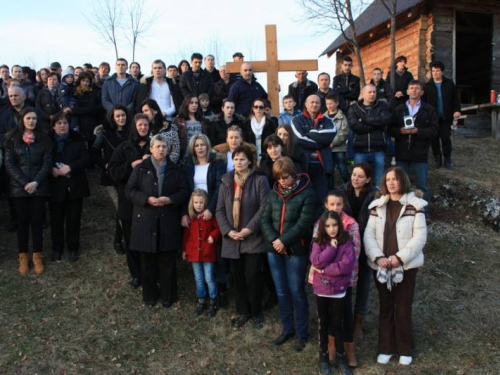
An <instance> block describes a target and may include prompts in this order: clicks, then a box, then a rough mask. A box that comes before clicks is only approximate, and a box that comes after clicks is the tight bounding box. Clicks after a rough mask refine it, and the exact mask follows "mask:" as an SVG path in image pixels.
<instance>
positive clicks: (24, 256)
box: [19, 253, 30, 275]
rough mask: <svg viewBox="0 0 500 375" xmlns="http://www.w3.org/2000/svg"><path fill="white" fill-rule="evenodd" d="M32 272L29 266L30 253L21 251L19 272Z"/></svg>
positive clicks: (22, 273) (25, 273)
mask: <svg viewBox="0 0 500 375" xmlns="http://www.w3.org/2000/svg"><path fill="white" fill-rule="evenodd" d="M28 272H30V269H29V266H28V253H19V273H20V274H21V275H27V274H28Z"/></svg>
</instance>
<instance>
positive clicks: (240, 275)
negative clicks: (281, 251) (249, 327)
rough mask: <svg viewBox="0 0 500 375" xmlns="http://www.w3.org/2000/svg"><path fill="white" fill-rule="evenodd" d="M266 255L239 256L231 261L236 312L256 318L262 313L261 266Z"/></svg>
mask: <svg viewBox="0 0 500 375" xmlns="http://www.w3.org/2000/svg"><path fill="white" fill-rule="evenodd" d="M265 255H266V254H264V253H258V254H240V258H239V259H231V268H232V269H233V271H234V287H235V292H236V312H237V313H238V314H240V315H252V316H257V315H260V314H261V313H262V290H263V287H264V285H263V265H264V257H265Z"/></svg>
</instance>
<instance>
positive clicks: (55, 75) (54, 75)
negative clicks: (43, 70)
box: [47, 72, 59, 81]
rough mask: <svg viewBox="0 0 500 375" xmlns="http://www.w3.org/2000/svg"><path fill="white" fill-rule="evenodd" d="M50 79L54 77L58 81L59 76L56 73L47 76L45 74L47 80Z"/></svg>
mask: <svg viewBox="0 0 500 375" xmlns="http://www.w3.org/2000/svg"><path fill="white" fill-rule="evenodd" d="M50 77H56V78H57V80H58V81H59V74H57V73H56V72H50V73H49V74H47V79H49V78H50Z"/></svg>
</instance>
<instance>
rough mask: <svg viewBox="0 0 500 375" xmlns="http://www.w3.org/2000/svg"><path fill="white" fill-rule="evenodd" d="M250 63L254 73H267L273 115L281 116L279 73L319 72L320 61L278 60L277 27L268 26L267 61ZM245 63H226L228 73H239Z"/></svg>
mask: <svg viewBox="0 0 500 375" xmlns="http://www.w3.org/2000/svg"><path fill="white" fill-rule="evenodd" d="M245 62H250V63H251V64H252V67H253V71H254V73H257V72H265V73H267V93H268V95H269V100H270V102H271V105H272V107H273V114H274V115H278V114H279V108H280V105H279V104H280V103H279V80H278V73H279V72H295V71H297V70H307V71H315V70H318V60H278V42H277V37H276V25H266V61H245ZM241 64H243V61H238V62H229V63H226V70H227V72H228V73H238V72H239V71H240V66H241Z"/></svg>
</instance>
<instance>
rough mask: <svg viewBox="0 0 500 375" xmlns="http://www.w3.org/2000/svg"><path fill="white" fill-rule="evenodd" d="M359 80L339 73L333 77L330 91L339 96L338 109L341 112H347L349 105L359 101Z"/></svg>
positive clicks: (352, 75) (350, 75) (353, 76)
mask: <svg viewBox="0 0 500 375" xmlns="http://www.w3.org/2000/svg"><path fill="white" fill-rule="evenodd" d="M360 82H361V80H360V78H359V77H358V76H355V75H354V74H349V75H346V74H344V73H340V74H339V75H337V76H335V77H333V84H332V89H333V91H335V92H336V93H337V94H338V95H339V96H340V105H339V107H340V109H341V110H342V112H344V113H345V112H347V109H348V108H349V103H350V102H352V101H357V100H358V99H359V93H360V90H361V87H360Z"/></svg>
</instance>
